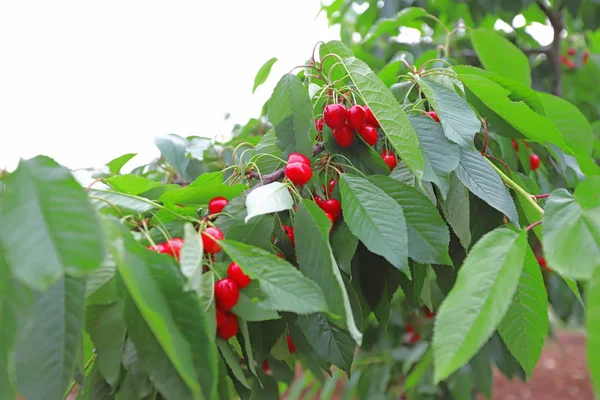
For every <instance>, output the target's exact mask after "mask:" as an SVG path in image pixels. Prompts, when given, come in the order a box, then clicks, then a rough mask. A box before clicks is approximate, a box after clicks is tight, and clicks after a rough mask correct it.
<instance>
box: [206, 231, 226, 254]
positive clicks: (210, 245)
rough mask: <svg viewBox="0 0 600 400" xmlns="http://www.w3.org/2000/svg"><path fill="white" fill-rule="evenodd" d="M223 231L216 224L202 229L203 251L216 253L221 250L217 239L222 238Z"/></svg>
mask: <svg viewBox="0 0 600 400" xmlns="http://www.w3.org/2000/svg"><path fill="white" fill-rule="evenodd" d="M223 238H224V236H223V232H221V230H220V229H219V228H217V227H216V226H209V227H208V228H206V229H205V230H204V231H202V245H203V246H204V251H205V252H206V253H209V254H217V253H218V252H220V251H221V246H219V243H217V242H216V241H217V240H223Z"/></svg>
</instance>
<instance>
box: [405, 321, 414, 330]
mask: <svg viewBox="0 0 600 400" xmlns="http://www.w3.org/2000/svg"><path fill="white" fill-rule="evenodd" d="M404 330H405V331H406V332H414V331H415V327H414V326H412V324H411V323H410V322H407V323H406V324H404Z"/></svg>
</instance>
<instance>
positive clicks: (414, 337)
mask: <svg viewBox="0 0 600 400" xmlns="http://www.w3.org/2000/svg"><path fill="white" fill-rule="evenodd" d="M419 340H421V335H419V334H418V333H416V332H406V333H405V334H404V343H406V344H415V343H417V342H418V341H419Z"/></svg>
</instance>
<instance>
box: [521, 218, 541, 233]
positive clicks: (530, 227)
mask: <svg viewBox="0 0 600 400" xmlns="http://www.w3.org/2000/svg"><path fill="white" fill-rule="evenodd" d="M542 222H544V220H543V219H540V220H539V221H537V222H534V223H533V224H531V225H529V226H528V227H527V228H525V230H526V231H527V232H529V231H530V230H532V229H533V228H535V227H536V226H538V225H541V224H542Z"/></svg>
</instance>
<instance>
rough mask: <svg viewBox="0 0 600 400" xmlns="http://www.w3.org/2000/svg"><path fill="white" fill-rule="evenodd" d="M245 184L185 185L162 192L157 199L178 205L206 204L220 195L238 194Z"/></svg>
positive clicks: (234, 195)
mask: <svg viewBox="0 0 600 400" xmlns="http://www.w3.org/2000/svg"><path fill="white" fill-rule="evenodd" d="M246 188H247V186H246V185H232V186H229V185H223V184H219V185H195V186H187V187H185V188H183V189H179V190H169V191H168V192H165V193H163V194H162V195H161V196H160V198H159V200H160V201H162V202H164V203H171V204H178V205H182V206H185V205H194V206H200V205H206V204H208V202H209V201H211V200H212V199H213V198H214V197H217V196H222V197H225V198H226V199H228V200H231V199H233V198H234V197H237V196H239V195H240V194H241V193H242V192H243V191H244V190H246Z"/></svg>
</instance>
